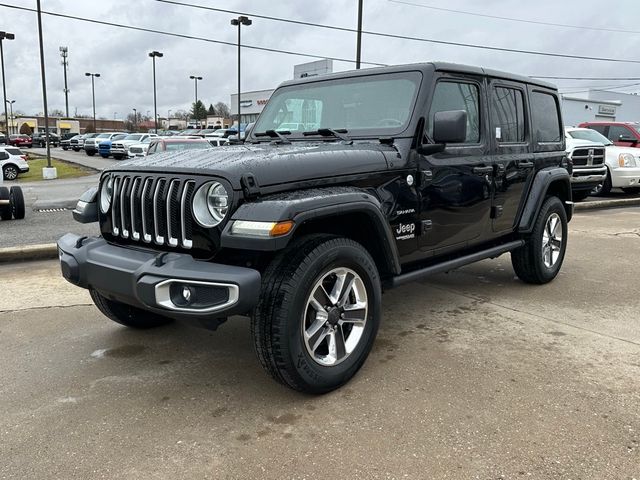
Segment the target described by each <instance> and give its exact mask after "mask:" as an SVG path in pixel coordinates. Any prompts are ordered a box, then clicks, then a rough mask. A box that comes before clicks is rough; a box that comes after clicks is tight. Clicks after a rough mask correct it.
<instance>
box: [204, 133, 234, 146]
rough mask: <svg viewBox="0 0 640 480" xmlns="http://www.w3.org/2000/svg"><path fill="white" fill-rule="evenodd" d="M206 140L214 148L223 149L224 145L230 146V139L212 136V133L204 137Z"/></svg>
mask: <svg viewBox="0 0 640 480" xmlns="http://www.w3.org/2000/svg"><path fill="white" fill-rule="evenodd" d="M204 139H205V140H206V141H208V142H209V143H210V144H211V146H212V147H222V146H224V145H229V139H228V138H223V137H220V136H219V135H212V134H211V133H207V134H206V135H205V136H204Z"/></svg>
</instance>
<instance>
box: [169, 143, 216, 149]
mask: <svg viewBox="0 0 640 480" xmlns="http://www.w3.org/2000/svg"><path fill="white" fill-rule="evenodd" d="M166 147H167V151H174V150H191V149H203V148H211V144H209V142H206V141H205V142H182V143H173V142H171V143H167V145H166Z"/></svg>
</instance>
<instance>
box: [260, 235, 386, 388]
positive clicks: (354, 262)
mask: <svg viewBox="0 0 640 480" xmlns="http://www.w3.org/2000/svg"><path fill="white" fill-rule="evenodd" d="M334 293H335V294H334ZM380 297H381V288H380V278H379V275H378V271H377V268H376V265H375V262H374V261H373V259H372V258H371V256H370V255H369V253H368V252H367V251H366V250H365V249H364V247H362V246H361V245H360V244H358V243H356V242H354V241H353V240H349V239H346V238H340V237H334V236H328V235H313V236H308V237H303V238H301V239H299V240H298V241H296V242H294V243H292V244H291V245H290V246H289V247H288V248H287V249H285V250H284V251H283V252H281V253H280V254H279V255H278V256H277V257H276V258H275V259H274V260H273V261H272V262H271V264H270V265H269V267H268V268H267V271H266V272H265V274H264V276H263V283H262V292H261V295H260V301H259V303H258V306H257V307H256V309H255V311H254V314H253V316H252V319H251V333H252V336H253V340H254V346H255V350H256V353H257V355H258V358H259V360H260V363H261V364H262V366H263V367H264V369H265V370H267V372H269V373H270V374H271V376H272V377H273V378H274V379H275V380H277V381H279V382H281V383H283V384H284V385H287V386H288V387H290V388H292V389H294V390H298V391H302V392H308V393H315V394H320V393H326V392H329V391H331V390H334V389H336V388H338V387H340V386H342V385H344V384H345V383H347V382H348V381H349V380H350V379H351V378H352V377H353V376H354V375H355V374H356V372H357V371H358V370H359V369H360V367H361V366H362V365H363V363H364V362H365V360H366V358H367V356H368V355H369V352H370V351H371V347H372V345H373V342H374V340H375V337H376V334H377V332H378V325H379V323H380Z"/></svg>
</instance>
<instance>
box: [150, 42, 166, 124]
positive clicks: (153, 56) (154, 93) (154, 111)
mask: <svg viewBox="0 0 640 480" xmlns="http://www.w3.org/2000/svg"><path fill="white" fill-rule="evenodd" d="M149 56H150V57H151V59H152V60H153V113H154V115H153V117H154V120H155V123H156V134H157V133H158V105H157V102H156V57H158V58H162V56H163V54H162V53H161V52H156V51H155V50H154V51H153V52H151V53H149Z"/></svg>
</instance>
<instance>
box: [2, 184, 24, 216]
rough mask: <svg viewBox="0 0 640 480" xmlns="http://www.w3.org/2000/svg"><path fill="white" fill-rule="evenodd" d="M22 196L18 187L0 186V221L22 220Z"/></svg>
mask: <svg viewBox="0 0 640 480" xmlns="http://www.w3.org/2000/svg"><path fill="white" fill-rule="evenodd" d="M24 214H25V208H24V195H23V194H22V189H21V188H20V187H11V188H8V187H2V186H0V219H2V220H11V219H12V218H13V219H15V220H22V219H23V218H24Z"/></svg>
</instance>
